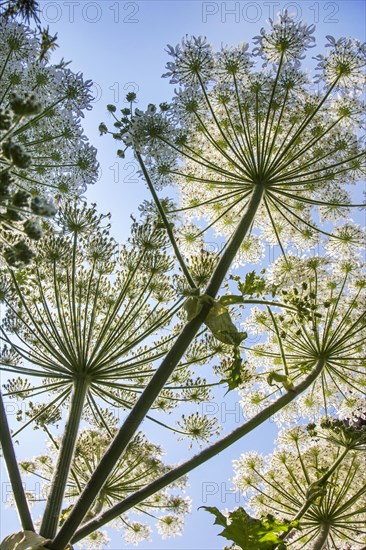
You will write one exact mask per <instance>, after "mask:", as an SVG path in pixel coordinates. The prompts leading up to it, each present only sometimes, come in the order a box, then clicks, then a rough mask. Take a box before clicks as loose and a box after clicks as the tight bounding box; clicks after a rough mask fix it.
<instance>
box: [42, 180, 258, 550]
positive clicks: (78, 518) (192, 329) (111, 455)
mask: <svg viewBox="0 0 366 550" xmlns="http://www.w3.org/2000/svg"><path fill="white" fill-rule="evenodd" d="M263 195H264V186H263V185H256V186H255V187H254V188H253V193H252V196H251V198H250V200H249V201H248V204H247V207H246V209H245V211H244V214H243V217H242V219H241V220H240V222H239V224H238V227H237V229H236V230H235V232H234V234H233V235H232V237H231V239H230V241H229V243H228V246H227V247H226V250H225V252H224V254H223V255H222V256H221V258H220V260H219V262H218V264H217V266H216V269H215V271H214V273H213V275H212V277H211V280H210V282H209V284H208V286H207V289H206V291H205V294H208V295H209V296H211V297H212V298H215V296H216V294H217V293H218V291H219V289H220V286H221V284H222V282H223V280H224V278H225V275H226V273H227V271H228V269H229V267H230V265H231V263H232V261H233V259H234V257H235V255H236V253H237V252H238V250H239V248H240V245H241V243H242V241H243V239H244V238H245V236H246V235H247V234H248V232H249V231H250V229H251V226H252V223H253V220H254V217H255V214H256V212H257V210H258V208H259V206H260V204H261V202H262V198H263ZM210 308H211V306H210V305H209V304H207V305H205V306H204V307H203V309H202V311H201V312H200V314H199V315H197V317H195V318H194V319H192V320H191V321H190V322H188V323H187V324H186V325H185V327H184V328H183V330H182V332H181V334H180V335H179V336H178V338H177V339H176V341H175V343H174V345H173V346H172V348H171V349H170V351H169V352H168V353H167V355H166V357H165V359H164V360H163V361H162V363H161V365H160V367H159V368H158V369H157V370H156V372H155V374H154V376H153V377H152V379H151V381H150V382H149V384H148V385H147V386H146V389H145V390H144V392H143V393H142V394H141V396H140V398H139V400H138V401H137V403H136V404H135V406H134V407H133V409H132V410H131V412H130V413H129V415H128V416H127V418H126V420H125V422H124V424H123V426H122V427H121V428H120V430H119V432H118V433H117V435H116V437H115V438H114V440H113V442H112V443H111V445H110V446H109V448H108V450H107V451H106V453H105V455H104V456H103V458H102V459H101V461H100V463H99V465H98V467H97V468H96V470H95V472H94V473H93V475H92V476H91V478H90V480H89V482H88V483H87V485H86V487H85V489H84V491H83V493H82V494H81V495H80V497H79V499H78V501H77V503H76V504H75V506H74V508H73V510H72V511H71V513H70V515H69V517H68V518H67V519H66V521H65V523H64V525H63V526H62V527H61V529H60V531H59V533H58V534H57V536H56V537H55V539H54V540H53V542H52V543H50V548H52V549H53V550H56V549H58V550H59V549H63V548H64V547H65V546H66V544H67V543H68V542H69V540H70V539H71V538H72V536H73V535H74V533H75V531H76V530H77V528H78V526H79V525H80V524H81V522H82V521H83V518H84V517H85V515H86V513H87V512H88V510H89V508H90V507H91V505H92V504H93V501H94V499H95V498H96V496H97V495H98V493H99V491H100V489H101V488H102V487H103V485H104V483H105V482H106V480H107V479H108V475H109V473H110V472H111V471H112V469H113V467H114V465H115V464H116V462H117V460H118V459H119V458H120V456H121V454H122V453H123V451H124V449H125V448H126V447H127V445H128V443H129V441H130V440H131V438H132V437H133V435H134V434H135V432H136V430H137V429H138V427H139V426H140V424H141V422H142V420H143V419H144V418H145V416H146V414H147V412H148V411H149V409H150V407H151V406H152V404H153V403H154V401H155V399H156V397H157V396H158V395H159V393H160V391H161V390H162V389H163V387H164V385H165V384H166V382H167V381H168V379H169V377H170V376H171V374H172V373H173V371H174V369H175V367H176V366H177V364H178V363H179V361H180V359H181V358H182V356H183V355H184V353H185V351H186V350H187V348H188V346H189V345H190V343H191V342H192V340H193V338H194V337H195V335H196V333H197V331H198V330H199V328H200V327H201V325H202V323H203V322H204V320H205V318H206V316H207V314H208V312H209V310H210Z"/></svg>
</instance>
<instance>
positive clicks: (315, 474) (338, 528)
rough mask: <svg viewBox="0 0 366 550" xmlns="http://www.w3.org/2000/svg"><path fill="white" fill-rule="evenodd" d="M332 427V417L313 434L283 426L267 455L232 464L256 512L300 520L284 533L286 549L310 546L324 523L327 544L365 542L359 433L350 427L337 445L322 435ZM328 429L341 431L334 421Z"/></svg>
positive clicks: (365, 490)
mask: <svg viewBox="0 0 366 550" xmlns="http://www.w3.org/2000/svg"><path fill="white" fill-rule="evenodd" d="M337 425H338V424H337ZM331 426H332V421H331V419H330V420H329V422H328V426H324V428H319V429H318V427H317V426H312V427H311V430H312V431H311V433H312V435H313V437H309V434H308V433H307V431H306V429H305V427H303V426H300V427H296V428H293V429H291V430H289V429H286V430H283V431H282V432H281V433H280V435H279V438H278V441H277V447H276V448H275V450H274V452H273V453H272V454H271V455H269V456H268V457H261V456H259V457H255V460H253V458H254V457H253V456H252V455H251V454H248V453H247V454H244V455H242V456H241V457H240V459H239V460H236V461H235V462H234V471H235V476H234V479H233V481H234V484H235V486H236V487H237V488H239V489H241V490H244V491H245V494H246V495H248V505H249V506H250V507H251V509H254V510H255V512H256V515H257V516H261V515H262V514H266V513H268V510H270V511H271V513H272V514H274V515H275V516H276V517H277V518H281V519H287V520H298V521H299V528H300V530H296V531H293V532H292V533H290V534H289V535H287V536H286V537H285V541H286V544H287V547H288V548H293V549H297V548H299V549H300V548H305V547H307V546H309V547H310V544H312V543H314V541H315V540H317V537H318V536H320V533H321V531H322V529H324V526H325V525H326V526H327V537H326V542H327V548H331V549H336V548H344V546H343V545H344V544H346V543H347V541H348V542H351V543H355V544H356V545H357V547H359V545H362V544H365V541H366V538H365V537H366V532H365V529H364V527H363V521H362V517H363V515H364V511H365V504H366V500H365V498H366V478H365V472H364V468H363V466H362V462H363V460H362V449H361V448H357V445H355V444H354V442H355V441H356V440H359V439H360V437H361V438H362V437H363V438H364V433H363V434H362V431H361V430H360V429H357V428H353V429H352V432H353V433H352V435H351V429H349V430H348V434H347V435H346V436H345V437H346V438H348V442H346V441H345V440H343V443H342V444H340V443H339V441H337V440H336V439H335V438H334V436H333V435H332V434H331V433H330V434H329V435H328V436H327V434H326V433H325V432H326V431H329V430H328V429H327V428H331ZM333 429H335V430H336V432H338V433H339V432H340V431H341V428H340V427H338V428H337V427H336V426H334V423H333ZM345 433H346V430H344V434H345ZM321 434H323V435H322V436H321V437H318V436H320V435H321ZM363 445H364V443H363ZM323 542H325V541H323ZM314 548H315V546H314Z"/></svg>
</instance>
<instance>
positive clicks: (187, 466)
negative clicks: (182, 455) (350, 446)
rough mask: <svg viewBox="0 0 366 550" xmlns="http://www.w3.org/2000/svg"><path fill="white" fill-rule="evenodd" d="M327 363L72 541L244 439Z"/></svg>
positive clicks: (123, 502) (310, 382)
mask: <svg viewBox="0 0 366 550" xmlns="http://www.w3.org/2000/svg"><path fill="white" fill-rule="evenodd" d="M325 363H326V360H325V359H324V358H320V359H319V360H318V363H317V365H316V367H315V368H314V370H313V371H312V372H311V373H310V374H309V376H307V377H306V378H305V380H303V381H302V382H301V383H300V384H299V385H298V386H296V387H295V389H294V390H293V391H289V392H287V393H285V394H284V395H282V396H281V397H280V398H279V399H277V401H275V402H274V403H271V404H270V405H268V406H267V407H266V408H265V409H263V410H262V411H260V412H259V413H258V414H256V415H255V416H254V417H253V418H251V419H250V420H248V421H247V422H245V424H242V425H241V426H239V428H237V429H236V430H234V431H232V432H231V433H229V434H228V435H226V436H225V437H223V438H222V439H220V440H219V441H217V442H216V443H214V444H213V445H211V446H210V447H208V448H207V449H205V450H204V451H201V452H200V453H198V454H197V455H195V456H193V457H192V458H191V459H189V460H187V461H186V462H183V464H180V465H179V466H177V467H176V468H174V469H173V470H171V471H170V472H168V473H167V474H165V475H163V476H161V477H160V478H158V479H156V480H155V481H153V482H152V483H150V484H149V485H147V486H146V487H144V488H143V489H140V490H139V491H137V492H136V493H134V494H132V495H130V496H129V497H127V498H126V499H125V500H123V501H122V502H120V503H118V504H116V505H115V506H113V507H112V508H110V509H109V510H106V511H105V512H104V513H103V514H101V515H100V516H99V517H97V518H95V519H94V520H92V521H90V522H89V523H87V524H86V525H84V526H83V527H82V528H81V529H79V530H78V531H77V532H76V534H75V536H74V537H73V538H72V542H73V543H75V542H77V541H79V540H81V539H82V538H84V537H86V536H87V535H89V534H90V533H92V532H93V531H95V530H96V529H99V527H101V526H102V525H104V524H105V523H108V522H109V521H111V520H112V519H114V518H116V517H118V516H119V515H120V514H123V513H124V512H126V511H127V510H129V509H130V508H133V507H134V506H136V505H137V504H139V503H140V502H142V501H144V500H145V499H147V498H148V497H150V496H151V495H154V494H155V493H157V492H158V491H160V490H161V489H163V488H164V487H166V486H167V485H170V484H171V483H173V482H174V481H176V480H177V479H179V478H180V477H182V476H184V475H186V474H187V473H188V472H190V471H192V470H194V469H195V468H197V467H198V466H200V465H201V464H204V463H205V462H207V460H209V459H211V458H213V457H214V456H216V455H217V454H219V453H220V452H222V451H224V450H225V449H227V448H228V447H230V446H231V445H232V444H233V443H235V442H236V441H238V440H239V439H241V438H242V437H243V436H244V435H246V434H248V433H249V432H251V431H252V430H254V429H255V428H257V427H258V426H260V425H261V424H262V423H263V422H265V421H266V420H268V419H269V418H271V416H272V415H273V414H275V413H276V412H278V411H279V410H281V409H282V408H283V407H285V406H286V405H288V404H289V403H291V401H293V400H294V399H295V398H296V397H297V396H298V395H300V394H301V393H302V392H303V391H305V390H306V389H307V388H308V387H309V386H310V385H311V384H312V383H313V382H314V380H316V378H317V377H318V376H319V374H320V373H321V372H322V370H323V368H324V365H325ZM51 548H55V549H56V546H51ZM57 548H60V547H57Z"/></svg>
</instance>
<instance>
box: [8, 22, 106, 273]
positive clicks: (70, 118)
mask: <svg viewBox="0 0 366 550" xmlns="http://www.w3.org/2000/svg"><path fill="white" fill-rule="evenodd" d="M0 30H1V33H0V98H1V100H0V146H1V147H0V161H1V170H0V212H1V235H0V238H1V240H2V242H3V244H7V243H10V244H11V245H12V246H11V248H9V249H6V250H5V257H6V259H7V261H8V262H9V263H10V264H11V265H14V266H18V265H22V264H25V263H28V262H29V260H30V259H31V257H32V253H31V252H30V250H29V247H28V245H27V242H26V240H24V234H25V236H26V237H28V238H30V239H34V240H36V239H39V238H40V236H41V234H42V229H41V226H40V225H39V223H38V221H37V218H36V217H35V216H50V215H54V213H55V211H56V209H55V207H54V205H53V204H52V199H55V198H56V197H59V196H65V197H70V196H72V195H77V196H78V195H80V194H81V193H83V192H84V191H85V189H86V186H87V184H90V183H94V182H95V181H96V179H97V169H98V163H97V161H96V149H95V148H94V147H92V146H91V145H90V144H89V143H88V141H87V138H86V136H85V135H84V134H83V129H82V127H81V121H80V117H83V116H84V115H83V111H85V110H87V109H91V101H92V93H91V84H92V83H91V81H90V80H88V81H85V80H84V79H83V76H82V74H79V73H78V74H75V73H73V72H72V71H71V70H70V69H69V68H67V67H66V64H65V63H64V62H61V63H60V64H59V65H49V64H48V63H47V62H46V61H45V60H44V59H40V53H41V42H40V39H39V37H38V36H37V35H36V33H35V32H33V31H31V30H30V29H28V28H27V27H25V26H24V25H22V24H20V23H17V22H14V21H9V20H6V19H4V18H0ZM30 90H31V93H30V92H29V91H30ZM31 196H32V197H33V198H32V201H31ZM30 214H31V216H32V217H30ZM19 234H22V237H23V238H22V240H20V241H18V242H16V235H19ZM12 239H13V241H12ZM18 239H19V236H18Z"/></svg>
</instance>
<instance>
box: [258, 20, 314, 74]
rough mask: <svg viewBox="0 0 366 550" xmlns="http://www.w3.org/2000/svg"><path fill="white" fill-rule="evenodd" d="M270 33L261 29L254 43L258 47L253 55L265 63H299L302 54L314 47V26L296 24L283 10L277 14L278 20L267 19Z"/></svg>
mask: <svg viewBox="0 0 366 550" xmlns="http://www.w3.org/2000/svg"><path fill="white" fill-rule="evenodd" d="M269 23H270V26H271V29H270V31H269V32H268V31H266V30H265V29H264V28H262V29H261V31H260V32H261V34H260V35H259V36H256V37H255V39H254V41H255V43H256V44H258V46H257V47H256V48H255V49H254V51H253V53H254V55H260V56H261V57H262V58H263V59H264V60H265V65H266V64H267V63H279V62H280V61H281V62H291V63H299V60H300V59H303V57H304V56H303V53H304V52H305V51H306V50H307V49H308V48H312V47H314V46H315V38H314V36H312V35H313V33H314V31H315V25H306V23H303V24H302V23H296V22H295V21H294V19H293V18H292V17H291V16H290V15H289V14H288V12H287V10H285V11H284V12H283V13H282V14H281V13H279V14H278V20H277V21H276V22H274V21H273V20H272V19H269Z"/></svg>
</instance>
